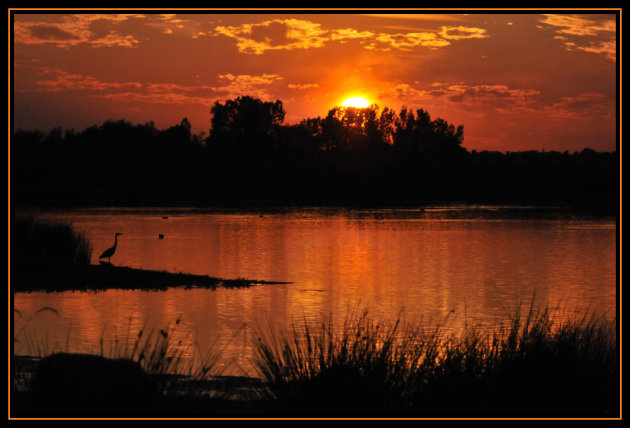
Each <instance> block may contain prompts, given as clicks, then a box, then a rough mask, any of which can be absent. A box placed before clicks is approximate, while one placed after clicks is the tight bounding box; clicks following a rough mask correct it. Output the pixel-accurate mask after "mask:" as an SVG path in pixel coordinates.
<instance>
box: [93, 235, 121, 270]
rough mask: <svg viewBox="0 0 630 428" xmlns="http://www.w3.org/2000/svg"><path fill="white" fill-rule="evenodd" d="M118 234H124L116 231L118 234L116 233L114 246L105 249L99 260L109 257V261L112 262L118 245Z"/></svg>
mask: <svg viewBox="0 0 630 428" xmlns="http://www.w3.org/2000/svg"><path fill="white" fill-rule="evenodd" d="M118 235H122V233H120V232H116V234H115V235H114V246H113V247H111V248H108V249H106V250H105V251H103V254H101V256H100V257H99V258H98V259H99V260H100V259H104V258H107V263H109V264H111V263H112V262H111V258H112V256H113V255H114V253H115V252H116V246H117V245H118Z"/></svg>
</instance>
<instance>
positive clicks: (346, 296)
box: [15, 207, 616, 372]
mask: <svg viewBox="0 0 630 428" xmlns="http://www.w3.org/2000/svg"><path fill="white" fill-rule="evenodd" d="M38 214H39V215H41V216H44V217H51V218H59V219H62V220H64V221H69V222H72V223H73V224H74V226H75V228H76V229H78V230H80V231H82V232H84V233H85V234H86V235H87V237H88V239H89V240H90V241H91V242H92V244H93V247H94V253H95V254H94V255H93V258H94V260H93V262H94V263H96V262H97V260H96V259H95V257H97V255H98V254H100V253H101V252H102V251H103V250H104V249H105V248H107V247H109V246H111V237H112V236H113V234H114V233H115V232H122V233H123V235H122V236H121V237H119V242H118V248H117V251H116V255H115V256H114V257H113V258H112V263H114V264H116V265H125V266H132V267H138V268H146V269H157V270H168V271H180V272H188V273H195V274H207V275H212V276H216V277H222V278H248V279H264V280H269V281H288V282H291V284H281V285H267V286H259V287H254V288H251V289H239V290H221V289H220V290H215V291H210V290H195V289H193V290H184V289H169V290H167V291H163V292H143V291H122V290H109V291H106V292H100V293H71V292H64V293H51V294H46V293H28V294H24V293H19V294H17V295H16V296H15V307H16V308H17V309H19V310H20V311H21V313H22V314H23V316H22V317H20V316H17V317H16V322H15V331H18V329H21V327H22V326H23V325H24V324H25V322H26V320H27V319H29V314H33V313H35V312H36V311H37V310H38V309H39V308H41V307H44V306H51V307H54V308H55V309H56V310H57V311H58V312H59V314H60V315H55V314H45V316H38V317H33V319H31V320H30V324H29V326H28V330H29V331H31V332H32V333H33V334H34V335H35V336H39V337H43V335H45V336H46V337H47V339H46V340H47V341H48V343H49V344H48V345H46V346H52V345H50V344H51V343H53V344H54V343H57V344H59V346H61V347H64V346H70V347H72V348H73V349H76V348H80V349H82V350H86V351H94V350H98V348H99V346H100V339H102V338H104V337H105V338H113V337H117V338H119V339H120V338H123V337H129V336H130V334H131V335H133V334H132V333H128V332H129V331H131V332H133V331H137V330H139V329H141V328H142V326H143V325H144V324H145V323H147V322H148V323H149V324H151V325H156V326H159V325H161V324H165V323H168V322H171V321H173V320H175V319H179V320H180V321H181V322H180V325H181V331H182V335H185V336H187V337H188V336H190V337H194V338H195V340H196V341H198V342H199V345H200V346H201V347H202V349H203V348H204V347H206V346H209V345H210V344H211V343H212V342H213V341H214V339H215V338H217V337H219V340H220V342H219V345H220V346H224V347H226V350H225V351H224V352H225V355H226V363H227V362H228V360H229V361H232V360H234V361H236V362H237V363H238V365H237V366H234V367H241V368H242V369H243V370H245V371H248V372H251V366H249V363H248V362H249V357H250V356H251V342H250V341H249V340H248V335H249V336H250V338H251V335H252V334H253V331H252V330H251V329H252V327H253V326H255V325H258V324H260V322H261V319H264V318H265V317H271V318H272V319H273V320H276V321H277V322H278V323H280V324H284V325H286V324H289V323H290V322H291V320H292V319H293V318H294V317H307V318H308V317H316V316H318V315H319V314H321V313H326V314H333V316H334V317H336V318H338V319H342V318H343V317H344V315H345V313H346V311H347V310H348V307H353V306H356V305H364V306H366V307H370V308H372V309H373V310H374V311H375V312H376V313H381V314H383V315H384V316H386V317H390V318H394V317H396V316H397V315H398V314H399V312H400V310H401V309H402V308H404V310H405V314H406V317H407V318H413V319H420V318H422V319H433V320H439V319H443V318H444V317H445V316H446V315H448V314H455V316H453V317H452V322H451V324H450V325H449V326H450V328H451V329H452V330H454V331H456V330H458V329H461V328H462V327H463V326H464V324H466V323H470V322H472V321H480V322H486V323H488V324H492V323H493V322H495V321H496V320H497V319H499V318H502V317H503V315H504V313H505V311H506V310H510V308H512V307H513V306H514V305H515V304H517V303H518V302H519V301H521V300H528V299H529V298H531V296H532V295H533V294H534V293H535V294H536V299H537V301H538V302H540V303H541V304H543V305H549V306H555V305H557V304H559V303H560V302H565V305H566V306H567V307H568V308H569V309H571V310H573V309H574V310H578V311H579V310H582V309H584V308H586V307H590V308H591V309H592V310H594V311H595V312H598V313H604V312H606V313H608V316H609V317H610V318H614V316H615V303H616V225H615V221H614V219H602V218H597V217H588V216H576V215H575V214H573V213H565V212H562V211H545V212H541V211H540V210H536V209H534V208H528V207H520V208H519V207H509V208H504V207H474V208H472V209H471V208H466V207H455V208H453V207H431V208H425V209H413V210H394V209H386V210H343V209H312V210H302V211H293V210H265V212H264V216H263V217H261V216H260V212H259V211H251V212H247V211H227V210H225V211H219V210H198V209H103V210H84V211H73V212H47V213H38ZM160 234H162V235H164V238H163V239H160V238H159V235H160ZM453 311H454V312H453ZM40 315H42V314H40ZM25 330H26V329H25ZM125 334H126V335H127V336H125ZM121 340H122V339H121ZM40 341H41V340H40ZM20 346H25V344H24V343H21V344H18V348H17V349H16V351H17V352H20V349H24V348H20Z"/></svg>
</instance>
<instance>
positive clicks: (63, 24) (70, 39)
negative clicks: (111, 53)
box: [13, 14, 144, 49]
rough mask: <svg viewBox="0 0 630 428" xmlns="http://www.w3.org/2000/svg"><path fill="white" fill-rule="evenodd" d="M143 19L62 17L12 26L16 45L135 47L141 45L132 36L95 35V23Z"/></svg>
mask: <svg viewBox="0 0 630 428" xmlns="http://www.w3.org/2000/svg"><path fill="white" fill-rule="evenodd" d="M143 17H144V15H135V14H118V15H113V14H112V15H106V14H102V15H93V14H86V15H63V16H61V17H60V20H59V21H58V22H44V21H19V20H16V21H15V22H14V26H13V34H14V41H15V43H21V44H29V45H37V44H49V45H53V46H56V47H59V48H65V49H68V48H70V47H73V46H76V45H79V44H87V45H90V46H93V47H114V46H120V47H136V46H137V45H138V44H139V41H138V40H137V39H136V38H135V37H133V36H132V35H121V34H119V33H118V32H116V31H114V30H111V31H109V33H108V34H106V35H105V36H98V35H97V34H96V33H95V32H94V31H92V23H93V22H95V21H110V22H122V21H126V20H128V19H131V18H143Z"/></svg>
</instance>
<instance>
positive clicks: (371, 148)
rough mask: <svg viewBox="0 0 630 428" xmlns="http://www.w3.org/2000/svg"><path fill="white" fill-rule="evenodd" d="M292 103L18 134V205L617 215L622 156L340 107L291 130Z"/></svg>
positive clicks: (242, 103)
mask: <svg viewBox="0 0 630 428" xmlns="http://www.w3.org/2000/svg"><path fill="white" fill-rule="evenodd" d="M285 113H286V112H285V110H284V107H283V105H282V102H281V101H279V100H278V101H275V102H266V101H262V100H260V99H257V98H253V97H250V96H242V97H238V98H236V99H232V100H227V101H225V102H224V103H221V102H218V101H217V102H215V103H214V105H212V107H211V109H210V114H211V116H212V117H211V130H210V133H209V134H208V136H207V137H204V134H203V133H201V134H198V135H197V134H193V133H192V132H191V125H190V123H189V122H188V120H187V119H185V118H184V119H183V120H182V121H181V122H180V123H179V124H177V125H174V126H172V127H169V128H167V129H163V130H160V129H157V128H156V127H155V125H154V123H153V122H149V123H145V124H138V125H133V124H131V123H129V122H127V121H125V120H118V121H114V120H109V121H107V122H105V123H103V124H102V125H101V126H92V127H89V128H87V129H85V130H84V131H82V132H76V131H74V130H72V129H70V130H65V131H64V130H62V129H61V128H54V129H52V130H51V131H49V132H48V133H44V132H41V131H25V130H16V131H14V132H13V134H12V138H11V141H10V162H11V163H10V167H11V170H10V172H11V201H12V203H13V204H15V205H18V206H21V205H24V206H55V205H57V206H89V205H187V204H194V205H201V206H221V205H223V206H225V205H256V206H261V205H278V204H296V205H298V204H300V205H322V204H330V205H417V204H427V203H446V202H449V203H453V202H460V203H507V204H543V205H553V206H595V207H602V206H603V207H609V208H611V207H615V206H617V204H618V199H619V197H618V195H619V187H618V186H619V160H618V157H617V152H596V151H594V150H591V149H584V150H582V151H579V152H574V153H569V152H557V151H542V152H539V151H525V152H505V153H503V152H496V151H492V152H490V151H481V152H477V151H475V150H473V151H468V150H466V149H465V148H464V147H463V146H462V142H463V140H464V128H463V126H461V125H460V126H457V127H456V126H454V125H452V124H449V123H448V122H446V121H445V120H443V119H440V118H436V119H432V118H431V116H430V115H429V113H428V112H427V111H425V110H423V109H417V110H415V111H413V110H411V109H407V108H406V107H403V108H402V109H401V110H400V111H399V112H398V113H397V112H395V111H394V110H392V109H390V108H387V107H385V108H383V109H380V108H379V107H378V106H375V105H373V106H370V107H369V108H352V107H345V108H344V107H335V108H333V109H331V110H330V111H329V112H328V114H327V115H326V116H325V117H317V118H307V119H304V120H302V121H301V122H300V123H299V124H293V125H289V124H284V117H285Z"/></svg>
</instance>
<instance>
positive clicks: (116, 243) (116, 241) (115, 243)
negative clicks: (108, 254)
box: [114, 235, 118, 248]
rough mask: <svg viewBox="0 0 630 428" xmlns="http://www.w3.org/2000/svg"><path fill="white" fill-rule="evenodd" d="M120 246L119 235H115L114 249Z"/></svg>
mask: <svg viewBox="0 0 630 428" xmlns="http://www.w3.org/2000/svg"><path fill="white" fill-rule="evenodd" d="M116 245H118V235H114V248H116Z"/></svg>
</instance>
